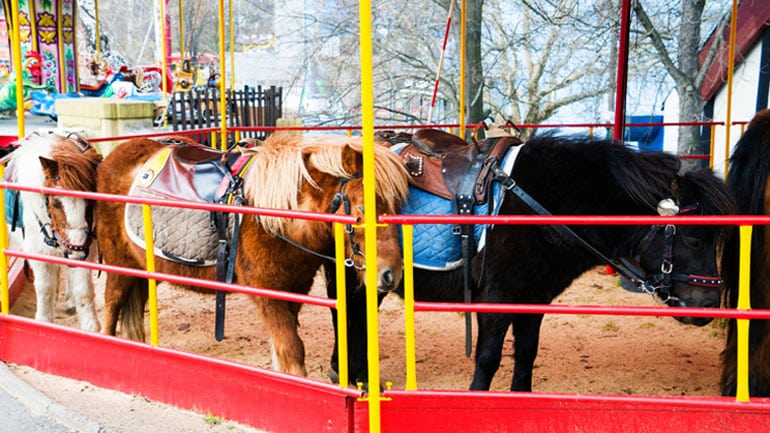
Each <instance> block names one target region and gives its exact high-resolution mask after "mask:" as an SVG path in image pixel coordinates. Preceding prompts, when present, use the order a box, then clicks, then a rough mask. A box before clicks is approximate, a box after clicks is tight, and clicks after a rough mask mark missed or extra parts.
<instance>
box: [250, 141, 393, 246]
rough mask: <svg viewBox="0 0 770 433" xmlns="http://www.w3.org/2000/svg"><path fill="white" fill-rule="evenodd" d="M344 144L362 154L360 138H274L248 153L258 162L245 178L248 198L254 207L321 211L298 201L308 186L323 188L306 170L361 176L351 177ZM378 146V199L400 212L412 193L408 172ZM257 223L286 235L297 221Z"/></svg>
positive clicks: (269, 219) (261, 218)
mask: <svg viewBox="0 0 770 433" xmlns="http://www.w3.org/2000/svg"><path fill="white" fill-rule="evenodd" d="M346 146H348V147H350V148H351V149H353V150H354V151H356V152H357V153H359V154H361V153H362V151H363V146H362V143H361V139H360V138H349V137H346V136H338V137H321V138H304V137H302V136H300V135H296V134H286V133H276V134H271V135H270V136H269V137H268V138H267V139H266V140H265V141H264V143H262V145H261V146H258V147H256V148H254V149H253V150H251V149H250V150H247V151H248V152H250V153H253V155H254V161H253V162H252V164H251V168H250V169H249V170H248V171H247V173H246V175H245V178H244V192H245V195H246V199H247V200H248V201H249V203H250V204H251V205H252V206H256V207H263V208H273V209H286V210H314V211H318V209H309V208H308V202H307V201H300V192H301V191H302V186H303V185H304V184H305V183H307V184H308V185H310V187H311V188H314V189H316V190H321V189H322V187H321V186H320V185H319V184H318V182H317V181H316V179H313V178H312V177H311V175H310V171H309V170H308V167H309V166H312V167H313V168H314V169H315V170H318V171H320V172H322V173H325V174H328V175H330V176H334V177H338V178H340V179H351V178H353V177H354V176H357V175H360V174H361V173H348V172H347V171H346V169H345V166H344V162H343V159H342V151H343V148H344V147H346ZM374 147H375V176H376V178H377V184H376V187H375V191H376V195H377V197H378V198H379V199H380V201H381V203H384V204H385V206H386V208H387V209H388V211H389V212H396V211H398V209H400V207H401V203H403V202H404V201H405V200H406V196H407V193H408V181H407V172H406V169H405V168H404V167H403V164H402V163H401V161H400V159H399V158H398V155H396V154H395V153H394V152H391V151H390V150H389V149H386V148H384V147H381V146H374ZM321 211H325V210H321ZM258 219H259V221H260V223H261V224H262V226H263V228H264V229H265V230H266V231H267V232H268V233H271V234H277V233H285V232H287V231H288V230H290V229H291V225H292V224H294V223H295V222H296V221H297V220H293V219H290V218H277V217H265V216H259V217H258Z"/></svg>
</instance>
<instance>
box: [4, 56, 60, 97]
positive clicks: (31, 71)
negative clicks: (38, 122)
mask: <svg viewBox="0 0 770 433" xmlns="http://www.w3.org/2000/svg"><path fill="white" fill-rule="evenodd" d="M24 57H25V60H24V63H23V64H22V77H23V78H22V92H23V95H24V101H25V109H28V108H30V107H29V106H28V105H29V104H30V101H31V97H32V92H33V91H47V90H49V89H50V88H49V86H48V84H38V82H39V81H40V78H41V76H42V64H41V57H40V55H39V54H38V53H36V52H34V51H28V52H27V53H26V54H25V55H24ZM17 91H18V86H17V84H16V75H15V74H9V75H8V78H7V83H6V84H4V85H0V112H4V111H13V110H16V105H17V103H16V92H17Z"/></svg>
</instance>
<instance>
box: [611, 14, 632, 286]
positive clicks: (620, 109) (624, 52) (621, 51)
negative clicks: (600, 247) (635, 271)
mask: <svg viewBox="0 0 770 433" xmlns="http://www.w3.org/2000/svg"><path fill="white" fill-rule="evenodd" d="M630 21H631V0H623V3H622V4H621V6H620V39H619V41H618V71H617V80H615V82H616V83H617V85H616V89H615V127H614V128H613V132H612V138H614V139H615V141H622V140H623V131H624V130H625V128H626V89H627V88H628V29H629V22H630ZM606 273H607V275H611V274H613V273H614V270H613V269H612V266H609V265H607V267H606Z"/></svg>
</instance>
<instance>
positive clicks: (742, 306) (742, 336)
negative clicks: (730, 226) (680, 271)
mask: <svg viewBox="0 0 770 433" xmlns="http://www.w3.org/2000/svg"><path fill="white" fill-rule="evenodd" d="M739 230H740V255H739V257H740V267H739V268H738V309H739V310H749V309H751V301H750V299H751V291H750V278H751V230H752V226H740V228H739ZM737 324H738V326H737V328H738V335H737V338H738V366H737V372H736V387H737V389H736V392H735V399H736V400H738V401H743V402H747V401H749V321H748V319H737Z"/></svg>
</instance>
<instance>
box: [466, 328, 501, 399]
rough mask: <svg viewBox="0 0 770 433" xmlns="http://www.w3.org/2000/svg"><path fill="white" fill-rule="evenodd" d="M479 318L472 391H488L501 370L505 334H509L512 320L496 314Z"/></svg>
mask: <svg viewBox="0 0 770 433" xmlns="http://www.w3.org/2000/svg"><path fill="white" fill-rule="evenodd" d="M477 318H478V320H477V321H478V324H479V336H478V340H477V341H476V356H475V361H476V366H475V368H474V370H473V381H472V382H471V387H470V389H471V390H482V391H488V390H489V387H490V385H491V384H492V378H493V377H494V376H495V373H496V372H497V370H498V369H499V368H500V361H501V360H502V356H503V355H502V353H503V343H504V342H505V333H506V332H508V327H509V326H510V324H511V320H510V316H509V315H505V314H494V313H478V314H477Z"/></svg>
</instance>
